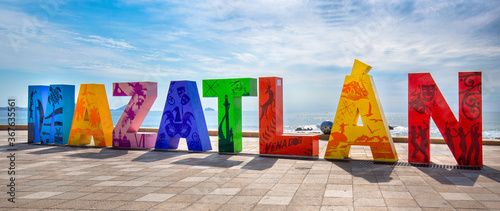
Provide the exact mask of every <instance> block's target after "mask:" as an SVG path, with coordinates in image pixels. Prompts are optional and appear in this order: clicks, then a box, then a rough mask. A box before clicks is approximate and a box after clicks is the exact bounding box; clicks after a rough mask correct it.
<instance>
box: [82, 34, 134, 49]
mask: <svg viewBox="0 0 500 211" xmlns="http://www.w3.org/2000/svg"><path fill="white" fill-rule="evenodd" d="M75 39H77V40H82V41H86V42H91V43H94V44H98V45H102V46H106V47H111V48H124V49H134V48H135V47H134V46H132V45H130V44H128V43H127V42H124V41H116V40H113V39H111V38H104V37H101V36H97V35H89V36H87V38H84V37H76V38H75Z"/></svg>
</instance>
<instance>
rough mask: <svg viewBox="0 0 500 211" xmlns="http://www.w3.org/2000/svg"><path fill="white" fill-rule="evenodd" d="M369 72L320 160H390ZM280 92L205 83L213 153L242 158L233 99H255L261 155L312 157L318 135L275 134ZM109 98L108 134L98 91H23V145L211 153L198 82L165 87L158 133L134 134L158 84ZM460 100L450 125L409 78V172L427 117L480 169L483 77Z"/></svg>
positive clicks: (271, 83) (424, 78)
mask: <svg viewBox="0 0 500 211" xmlns="http://www.w3.org/2000/svg"><path fill="white" fill-rule="evenodd" d="M370 70H371V67H370V66H369V65H367V64H364V63H363V62H360V61H358V60H355V61H354V65H353V68H352V71H351V74H350V75H347V76H346V77H345V81H344V85H343V88H342V92H341V96H340V99H339V104H338V106H337V112H336V114H335V120H334V123H333V126H332V130H331V133H330V138H329V141H328V145H327V148H326V152H325V158H326V159H345V158H347V157H348V155H349V150H350V147H351V146H352V145H364V146H370V149H371V151H372V154H373V158H374V160H377V161H397V160H398V155H397V152H396V149H395V147H394V144H393V141H392V137H391V134H390V132H389V128H388V124H387V121H386V119H385V114H384V110H383V109H382V104H381V102H380V99H379V96H378V93H377V89H376V88H375V84H374V82H373V78H372V76H371V75H369V74H368V72H369V71H370ZM257 84H259V88H258V89H257ZM283 85H284V81H283V79H282V78H279V77H262V78H259V79H258V80H257V79H255V78H233V79H210V80H203V90H202V91H203V97H217V99H218V112H219V117H218V119H219V120H218V122H219V123H218V144H219V146H218V150H219V152H229V153H236V152H240V151H241V150H242V121H241V116H242V113H241V112H242V111H241V105H242V101H241V98H242V97H251V96H257V95H258V96H259V142H260V143H259V153H260V154H274V155H287V156H290V155H291V156H317V155H318V154H319V152H318V151H319V146H318V136H317V135H287V134H283ZM113 96H131V99H130V101H129V103H128V104H127V106H126V108H125V110H124V112H123V114H122V115H121V117H120V120H119V121H118V123H117V124H116V125H115V126H113V123H112V120H111V114H110V110H109V105H108V98H107V96H106V92H105V87H104V85H103V84H81V85H80V91H79V93H78V96H77V100H76V104H75V87H74V86H73V85H50V86H29V88H28V105H29V106H28V143H40V144H69V145H84V144H90V143H91V138H92V137H93V139H94V145H95V146H113V147H119V148H156V149H176V148H177V146H178V144H179V141H180V139H181V138H183V139H185V140H186V142H187V146H188V149H189V150H191V151H207V150H211V149H212V146H211V143H210V138H209V136H208V130H207V125H206V122H205V115H204V113H203V109H202V105H201V100H200V95H199V92H198V89H197V86H196V82H194V81H172V82H171V83H170V88H169V90H168V94H167V99H166V102H165V108H164V110H163V114H162V118H161V122H160V126H159V128H158V133H139V132H138V129H139V127H140V125H141V123H142V121H143V120H144V118H145V117H146V115H147V113H148V112H149V110H150V108H151V106H152V104H153V103H154V101H155V100H156V97H157V84H156V82H128V83H114V84H113ZM459 98H460V99H459V120H457V119H456V118H455V115H454V114H453V112H452V111H451V109H450V107H449V105H448V103H447V102H446V101H445V99H444V97H443V95H442V94H441V92H440V91H439V88H438V86H437V84H436V83H435V82H434V80H433V79H432V76H431V75H430V74H429V73H410V74H408V128H409V131H408V161H409V162H410V163H429V162H430V141H429V140H430V139H429V125H430V124H429V122H430V118H431V117H432V119H433V120H434V122H435V123H436V125H437V126H438V128H439V131H440V132H441V134H442V135H443V137H444V140H445V141H446V143H447V145H448V146H449V148H450V150H451V152H452V153H453V156H455V159H456V161H457V163H458V164H459V165H466V166H482V165H483V157H482V98H481V72H461V73H459ZM359 119H361V121H362V123H363V125H358V120H359Z"/></svg>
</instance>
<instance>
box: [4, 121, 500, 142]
mask: <svg viewBox="0 0 500 211" xmlns="http://www.w3.org/2000/svg"><path fill="white" fill-rule="evenodd" d="M8 128H9V125H0V130H7V129H8ZM14 129H16V130H28V125H16V126H15V127H14ZM139 132H149V133H157V132H158V128H148V127H141V128H139ZM217 134H218V132H217V131H216V130H210V131H208V135H209V136H217ZM297 134H304V133H297ZM312 134H314V133H312ZM242 135H243V137H259V133H258V132H242ZM317 135H318V136H319V139H320V140H328V138H330V135H325V134H319V133H317ZM392 140H393V141H394V142H396V143H408V137H394V136H393V137H392ZM431 143H433V144H445V143H446V142H445V141H444V139H443V138H431ZM483 145H497V146H500V140H496V139H483Z"/></svg>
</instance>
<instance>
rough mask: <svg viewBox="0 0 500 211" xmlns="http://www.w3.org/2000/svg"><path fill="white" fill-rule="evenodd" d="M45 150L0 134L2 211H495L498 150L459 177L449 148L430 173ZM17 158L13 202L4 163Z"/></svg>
mask: <svg viewBox="0 0 500 211" xmlns="http://www.w3.org/2000/svg"><path fill="white" fill-rule="evenodd" d="M210 138H211V140H212V147H213V148H214V150H213V151H209V152H203V153H194V152H188V151H187V146H186V144H185V141H183V140H181V145H180V147H179V149H178V150H175V151H155V150H124V149H111V148H96V147H86V146H84V147H70V146H54V145H52V146H47V145H35V144H26V143H21V142H24V141H25V140H27V139H26V131H19V132H18V134H17V137H16V140H17V142H16V145H15V148H17V151H7V149H8V148H10V147H9V146H7V132H2V134H0V145H1V151H2V153H1V154H2V156H1V157H0V163H1V166H2V168H3V169H4V170H2V171H1V172H2V173H1V175H0V177H1V178H2V180H1V181H2V188H1V192H2V194H1V195H0V198H1V199H2V201H1V202H0V209H2V210H11V209H12V208H17V209H20V210H31V209H33V210H41V209H43V210H51V209H53V210H69V209H74V210H90V209H97V210H197V211H198V210H301V211H302V210H468V209H469V210H479V209H489V210H492V209H500V183H499V181H500V146H483V155H484V168H482V170H470V169H461V168H456V166H454V165H455V164H456V162H455V159H454V158H453V156H452V155H451V152H450V151H449V150H448V148H447V146H446V145H443V144H431V161H432V163H433V164H432V165H430V166H419V167H417V166H412V165H409V164H408V163H407V156H408V154H407V153H408V152H407V144H404V143H396V144H395V146H396V148H397V153H398V156H399V162H397V163H395V164H394V163H393V164H391V165H388V164H386V163H377V162H372V157H371V152H370V148H369V147H362V146H353V147H352V148H351V154H350V158H351V159H349V160H348V161H328V160H324V159H323V158H322V156H323V155H324V152H325V148H326V144H327V141H324V140H320V157H319V158H316V159H297V158H278V157H262V156H259V155H258V138H244V139H243V152H242V153H238V154H219V153H217V137H214V136H212V137H210ZM10 153H15V173H16V174H15V197H16V198H15V203H11V202H9V201H8V198H9V197H10V196H9V194H8V193H7V192H9V187H8V186H7V185H9V182H10V181H9V179H10V178H11V175H8V173H7V172H8V168H9V163H10V160H9V158H8V157H7V156H8V155H9V154H10Z"/></svg>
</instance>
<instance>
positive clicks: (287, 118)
mask: <svg viewBox="0 0 500 211" xmlns="http://www.w3.org/2000/svg"><path fill="white" fill-rule="evenodd" d="M121 114H122V111H121V110H112V111H111V118H112V119H113V123H114V124H116V122H118V119H119V118H120V116H121ZM161 115H162V111H150V112H149V113H148V115H147V116H146V119H145V120H144V122H143V123H142V126H141V127H151V128H158V127H159V125H160V121H161ZM385 115H386V119H387V122H388V123H389V125H390V126H393V127H394V129H393V130H391V134H392V136H408V114H407V113H406V112H386V113H385ZM7 118H8V117H7V111H6V110H0V124H7ZM334 118H335V112H313V111H312V112H304V111H287V112H284V114H283V130H284V132H285V133H293V132H295V129H297V128H298V127H301V128H309V129H311V130H308V131H307V132H321V131H320V128H319V125H320V124H321V123H322V122H323V121H325V120H330V121H333V119H334ZM205 120H206V122H207V127H208V130H217V125H218V123H217V122H218V121H217V111H205ZM242 121H243V131H248V132H257V131H259V114H258V111H243V116H242ZM16 124H19V125H25V124H27V112H26V111H22V110H21V111H19V110H18V111H16ZM430 133H431V134H430V136H431V137H442V136H441V134H440V133H439V130H438V129H437V127H436V125H435V124H434V122H433V121H431V130H430ZM483 138H484V139H495V138H500V112H485V113H483Z"/></svg>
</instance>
